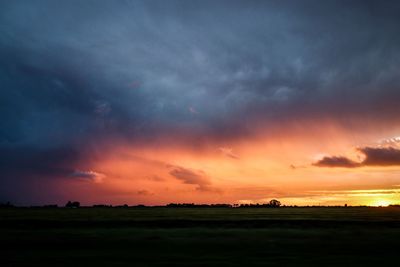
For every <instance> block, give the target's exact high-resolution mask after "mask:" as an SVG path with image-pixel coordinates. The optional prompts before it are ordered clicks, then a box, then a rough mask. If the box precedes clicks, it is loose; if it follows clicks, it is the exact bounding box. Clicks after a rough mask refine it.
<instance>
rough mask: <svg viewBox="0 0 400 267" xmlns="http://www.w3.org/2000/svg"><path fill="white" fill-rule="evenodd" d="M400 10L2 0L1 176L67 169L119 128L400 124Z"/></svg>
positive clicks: (134, 137)
mask: <svg viewBox="0 0 400 267" xmlns="http://www.w3.org/2000/svg"><path fill="white" fill-rule="evenodd" d="M399 13H400V4H399V2H398V1H384V2H378V1H351V2H349V1H324V2H321V1H312V0H310V1H309V0H302V1H190V2H188V1H102V0H96V1H90V0H89V1H77V0H72V1H50V0H38V1H27V0H26V1H1V3H0V33H1V34H0V58H1V59H2V60H1V63H0V84H1V88H0V150H1V151H6V152H7V153H10V155H11V157H10V158H8V159H4V160H2V161H1V170H0V171H1V172H2V173H7V175H4V176H2V178H1V179H15V178H11V177H20V176H21V175H16V174H17V173H21V172H23V171H24V170H27V169H30V170H31V171H32V172H31V173H36V174H42V175H44V174H43V172H46V173H47V174H46V175H47V176H49V177H51V176H58V175H59V173H62V174H63V175H65V176H67V177H68V174H69V173H71V171H73V170H75V169H76V168H78V167H77V166H76V162H79V159H82V158H83V156H87V154H85V153H83V152H82V151H90V150H91V148H93V147H96V148H97V146H98V144H101V143H102V142H101V141H107V140H108V139H112V138H115V137H118V138H121V139H125V140H129V141H132V142H135V141H139V140H149V139H150V140H153V139H154V138H158V137H161V136H171V135H175V134H179V133H181V132H182V133H184V135H186V137H187V139H185V138H181V139H180V140H182V142H184V141H185V140H186V141H188V140H189V142H190V144H194V143H195V142H197V143H199V142H200V143H201V142H202V141H203V140H207V141H210V140H211V141H215V142H217V143H218V141H219V140H221V139H224V140H226V139H235V138H238V137H243V136H249V135H252V134H253V133H254V131H256V129H257V128H259V127H266V128H268V127H274V126H276V125H280V124H282V123H288V122H291V121H295V122H299V121H300V122H301V121H302V120H303V119H311V120H313V119H315V120H317V121H318V119H321V118H329V119H330V120H332V121H336V122H337V123H343V124H346V126H353V125H356V124H355V122H357V121H358V120H361V121H367V122H368V123H371V124H373V123H375V122H376V123H379V122H381V121H384V122H388V123H392V124H394V123H398V122H397V121H398V114H399V112H400V106H399V105H398V103H399V101H400V93H399V92H400V90H399V88H398V85H399V84H400V75H399V73H398V70H399V67H400V53H399V49H400V28H399V27H398V25H399V24H400V17H399V16H398V14H399ZM371 110H374V112H371ZM219 146H220V144H218V145H216V147H219ZM21 150H23V151H25V153H26V156H19V155H20V154H19V151H21ZM60 151H65V152H62V153H61V152H60ZM71 151H73V153H74V155H73V156H71V154H70V153H72V152H71ZM53 153H55V157H52V154H53ZM63 153H65V155H64V154H63ZM83 154H85V155H83ZM63 155H64V156H63ZM42 157H43V159H44V160H43V161H42V163H40V164H38V165H37V164H36V162H37V159H38V158H39V159H40V158H42ZM50 159H54V160H55V161H56V164H54V162H52V161H51V160H50ZM20 164H22V165H21V166H22V168H19V166H20ZM53 173H56V174H57V175H55V174H53ZM0 194H1V190H0Z"/></svg>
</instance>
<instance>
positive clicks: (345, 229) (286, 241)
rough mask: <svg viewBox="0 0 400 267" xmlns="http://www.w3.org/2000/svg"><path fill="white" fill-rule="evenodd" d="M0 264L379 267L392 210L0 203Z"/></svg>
mask: <svg viewBox="0 0 400 267" xmlns="http://www.w3.org/2000/svg"><path fill="white" fill-rule="evenodd" d="M0 242H1V244H2V248H1V254H2V256H1V259H0V260H1V263H2V264H1V266H376V265H382V266H388V265H393V264H395V263H397V261H398V245H399V244H400V208H395V207H388V208H366V207H347V208H166V207H159V208H77V209H73V208H71V209H67V208H4V209H0Z"/></svg>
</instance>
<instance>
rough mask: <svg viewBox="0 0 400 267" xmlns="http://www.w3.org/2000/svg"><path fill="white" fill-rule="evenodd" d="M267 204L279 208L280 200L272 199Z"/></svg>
mask: <svg viewBox="0 0 400 267" xmlns="http://www.w3.org/2000/svg"><path fill="white" fill-rule="evenodd" d="M269 206H270V207H272V208H279V207H280V206H281V202H280V201H279V200H276V199H272V200H271V201H270V202H269Z"/></svg>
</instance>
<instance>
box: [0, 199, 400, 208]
mask: <svg viewBox="0 0 400 267" xmlns="http://www.w3.org/2000/svg"><path fill="white" fill-rule="evenodd" d="M14 207H18V206H15V205H13V204H11V203H10V202H5V203H0V208H14ZM25 207H26V206H25ZM29 207H30V208H62V207H65V208H81V207H82V208H157V207H158V208H161V207H168V208H346V207H370V206H365V205H360V206H347V204H345V205H342V206H340V205H336V206H321V205H318V206H317V205H309V206H297V205H282V204H281V202H279V201H278V200H276V199H273V200H271V201H270V202H268V203H262V204H260V203H255V204H225V203H220V204H195V203H169V204H167V205H165V206H164V205H160V206H146V205H142V204H140V205H133V206H129V205H128V204H123V205H108V204H95V205H92V206H81V204H80V202H78V201H68V202H67V203H66V204H65V205H64V206H58V205H56V204H51V205H42V206H29ZM388 207H394V208H400V205H399V204H395V205H389V206H388Z"/></svg>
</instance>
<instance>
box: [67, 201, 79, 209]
mask: <svg viewBox="0 0 400 267" xmlns="http://www.w3.org/2000/svg"><path fill="white" fill-rule="evenodd" d="M80 206H81V203H79V202H78V201H73V202H72V201H68V202H67V204H65V207H66V208H79V207H80Z"/></svg>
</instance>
